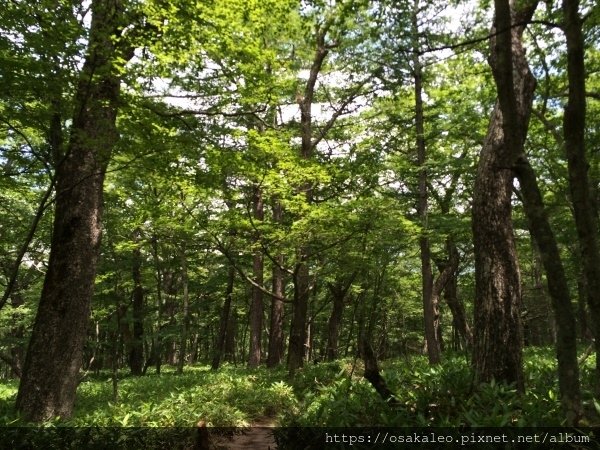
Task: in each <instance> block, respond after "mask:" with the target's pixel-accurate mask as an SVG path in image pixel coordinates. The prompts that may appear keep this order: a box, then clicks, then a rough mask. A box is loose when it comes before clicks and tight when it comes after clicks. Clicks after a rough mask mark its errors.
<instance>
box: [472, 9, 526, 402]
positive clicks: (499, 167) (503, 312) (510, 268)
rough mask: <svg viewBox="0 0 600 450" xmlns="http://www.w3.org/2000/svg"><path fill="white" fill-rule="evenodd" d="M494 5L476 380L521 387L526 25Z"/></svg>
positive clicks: (477, 238)
mask: <svg viewBox="0 0 600 450" xmlns="http://www.w3.org/2000/svg"><path fill="white" fill-rule="evenodd" d="M529 3H531V2H529ZM494 5H495V17H494V25H493V27H492V32H491V36H492V38H491V40H490V57H489V62H490V66H491V67H492V72H493V74H494V79H495V80H496V85H497V89H498V102H497V103H496V106H495V108H494V111H493V113H492V118H491V120H490V125H489V128H488V133H487V136H486V139H485V141H484V143H483V148H482V150H481V155H480V159H479V164H478V167H477V178H476V180H475V187H474V194H473V222H472V226H473V240H474V250H475V290H476V291H475V295H476V297H475V333H474V342H473V344H474V345H473V365H474V368H475V377H476V379H477V381H479V382H484V381H491V380H492V379H496V380H498V381H506V382H514V383H515V384H516V386H517V389H518V390H520V391H523V390H524V388H525V386H524V379H523V366H522V346H523V342H522V325H521V317H520V305H521V276H520V272H519V265H518V260H517V252H516V247H515V237H514V231H513V224H512V215H511V210H512V207H511V198H512V192H513V172H512V167H513V165H514V162H515V157H516V156H517V155H518V154H520V152H519V148H522V145H523V141H524V135H523V137H521V133H520V130H522V129H523V128H522V126H523V124H521V123H520V121H519V117H518V116H517V111H518V109H517V104H516V101H517V100H516V97H515V84H514V78H513V63H512V61H513V34H516V33H517V30H519V29H520V32H519V33H518V34H516V36H515V37H516V39H515V40H516V41H517V42H519V40H520V34H521V33H522V30H523V28H516V29H515V30H514V31H513V28H512V19H511V8H510V5H509V1H508V0H495V3H494ZM534 6H535V5H534ZM533 9H535V8H532V9H531V14H533ZM531 14H530V16H531Z"/></svg>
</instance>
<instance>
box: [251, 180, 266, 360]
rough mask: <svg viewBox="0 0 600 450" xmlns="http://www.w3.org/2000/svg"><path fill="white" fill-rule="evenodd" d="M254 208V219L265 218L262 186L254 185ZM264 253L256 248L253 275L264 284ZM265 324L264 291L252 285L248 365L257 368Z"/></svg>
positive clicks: (256, 236)
mask: <svg viewBox="0 0 600 450" xmlns="http://www.w3.org/2000/svg"><path fill="white" fill-rule="evenodd" d="M252 208H253V215H254V219H255V220H256V221H257V222H261V221H262V220H263V219H264V205H263V198H262V192H261V189H260V186H255V187H254V192H253V195H252ZM254 240H255V241H256V243H257V244H260V242H259V241H260V236H259V235H258V232H256V235H255V236H254ZM263 265H264V264H263V254H262V252H261V250H260V247H259V246H257V248H256V249H255V250H254V256H253V266H252V268H253V275H254V282H255V283H256V284H257V285H259V286H262V285H263V282H264V270H263ZM262 326H263V291H262V290H261V289H259V287H257V286H252V304H251V306H250V354H249V355H248V367H250V368H256V367H258V365H259V364H260V358H261V350H262V349H261V343H262Z"/></svg>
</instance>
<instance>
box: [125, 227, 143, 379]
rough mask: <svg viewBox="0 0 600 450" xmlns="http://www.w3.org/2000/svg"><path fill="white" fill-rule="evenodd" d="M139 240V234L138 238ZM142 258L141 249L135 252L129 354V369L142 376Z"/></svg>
mask: <svg viewBox="0 0 600 450" xmlns="http://www.w3.org/2000/svg"><path fill="white" fill-rule="evenodd" d="M135 239H136V240H137V233H136V238H135ZM141 269H142V258H141V252H140V248H139V247H136V248H135V249H134V250H133V267H132V278H133V295H132V297H133V298H132V315H133V339H132V342H131V351H130V352H129V369H130V370H131V374H132V375H136V376H139V375H142V373H143V370H144V341H143V339H144V288H143V286H142V272H141Z"/></svg>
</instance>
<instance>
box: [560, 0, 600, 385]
mask: <svg viewBox="0 0 600 450" xmlns="http://www.w3.org/2000/svg"><path fill="white" fill-rule="evenodd" d="M562 8H563V14H564V32H565V36H566V41H567V74H568V82H569V98H568V102H567V106H566V107H565V113H564V117H563V134H564V142H565V151H566V154H567V165H568V171H569V188H570V191H571V201H572V202H573V212H574V217H575V228H576V229H577V237H578V241H579V251H580V253H581V264H582V267H583V274H584V278H585V288H586V297H587V303H588V306H589V309H590V315H591V318H592V321H591V325H592V332H593V334H594V338H595V346H596V377H595V379H596V386H595V390H596V391H597V392H600V249H599V247H598V227H597V223H596V220H595V214H594V213H595V211H596V207H595V205H594V204H593V201H592V200H593V199H592V198H591V196H590V184H589V173H588V172H589V164H588V158H587V155H586V150H585V114H586V103H585V64H584V43H583V33H582V19H581V17H580V15H579V0H563V4H562Z"/></svg>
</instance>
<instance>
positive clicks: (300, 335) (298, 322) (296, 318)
mask: <svg viewBox="0 0 600 450" xmlns="http://www.w3.org/2000/svg"><path fill="white" fill-rule="evenodd" d="M299 259H300V263H299V264H298V265H297V267H296V271H295V273H294V302H293V306H294V308H293V311H292V313H293V315H292V323H291V329H290V342H289V349H288V369H289V372H290V374H294V372H295V371H296V370H297V369H299V368H300V367H302V366H303V365H304V343H305V341H306V319H307V316H308V301H309V297H310V274H309V271H308V265H307V263H306V259H307V258H306V256H305V255H301V256H300V257H299Z"/></svg>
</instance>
